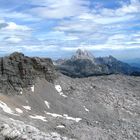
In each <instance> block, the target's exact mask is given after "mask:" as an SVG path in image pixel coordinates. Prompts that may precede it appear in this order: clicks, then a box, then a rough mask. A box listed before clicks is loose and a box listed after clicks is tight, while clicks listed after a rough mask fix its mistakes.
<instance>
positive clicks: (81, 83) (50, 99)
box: [0, 75, 140, 140]
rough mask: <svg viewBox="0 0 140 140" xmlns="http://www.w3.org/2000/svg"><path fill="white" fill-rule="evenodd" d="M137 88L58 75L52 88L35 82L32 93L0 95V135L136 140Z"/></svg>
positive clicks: (130, 81) (127, 80) (115, 80)
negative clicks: (16, 131)
mask: <svg viewBox="0 0 140 140" xmlns="http://www.w3.org/2000/svg"><path fill="white" fill-rule="evenodd" d="M139 83H140V78H139V77H136V78H134V77H130V76H120V75H111V76H101V77H90V78H82V79H81V78H80V79H79V78H77V79H72V78H70V77H67V76H64V75H59V77H58V78H57V79H56V80H55V81H54V84H53V83H49V82H47V81H46V80H45V79H37V81H36V82H35V87H34V92H32V91H30V92H29V91H28V90H27V91H24V92H23V94H22V95H20V96H19V95H18V96H7V95H2V94H1V95H0V125H1V129H0V134H2V135H3V136H6V137H7V136H9V137H12V136H11V133H10V132H11V131H12V132H13V133H14V134H15V130H18V131H19V133H16V134H15V135H16V136H17V137H16V138H18V140H20V138H21V137H23V135H22V134H25V136H26V137H27V139H26V140H29V138H32V137H34V139H35V140H41V138H42V137H43V138H44V139H43V140H45V139H46V140H48V139H49V140H53V137H54V138H55V137H56V139H58V140H59V139H64V140H65V139H76V140H85V139H86V140H94V139H97V140H100V139H103V140H109V139H110V140H115V139H118V140H119V139H120V140H136V139H140V135H139V134H140V132H139V130H140V129H139V122H140V119H139V118H140V116H139V114H140V110H139V108H140V105H139V99H140V96H139V91H140V88H139ZM4 104H5V108H6V107H7V108H9V109H5V108H4V107H3V106H2V105H4ZM16 120H18V121H19V122H18V121H16ZM28 125H30V126H28ZM27 126H28V127H27ZM7 127H8V130H9V131H10V132H9V131H8V132H7ZM9 127H10V128H9ZM12 127H14V129H12ZM19 127H21V128H20V129H19ZM31 128H32V129H31ZM22 129H24V133H22ZM36 129H38V130H36ZM36 131H37V133H36ZM28 132H30V133H28ZM9 133H10V134H9ZM20 133H22V134H20ZM16 138H15V139H16ZM15 139H14V138H13V140H15Z"/></svg>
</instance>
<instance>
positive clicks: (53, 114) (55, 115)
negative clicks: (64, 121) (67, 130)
mask: <svg viewBox="0 0 140 140" xmlns="http://www.w3.org/2000/svg"><path fill="white" fill-rule="evenodd" d="M46 114H47V115H50V116H52V117H55V118H56V117H60V118H62V117H63V116H62V115H60V114H55V113H49V112H47V113H46Z"/></svg>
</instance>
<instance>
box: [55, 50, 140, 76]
mask: <svg viewBox="0 0 140 140" xmlns="http://www.w3.org/2000/svg"><path fill="white" fill-rule="evenodd" d="M56 64H57V65H56V66H57V69H58V70H59V71H60V72H61V73H63V74H65V75H67V76H70V77H89V76H99V75H110V74H125V75H133V74H134V73H136V74H137V75H138V74H139V73H140V69H139V68H138V69H137V70H136V69H134V68H133V67H131V66H130V65H128V64H127V63H124V62H121V61H119V60H117V59H116V58H114V57H113V56H109V57H99V58H95V57H94V56H93V55H92V54H90V53H89V52H88V51H86V50H80V49H78V50H77V51H76V54H75V55H73V56H72V57H71V58H70V59H67V60H63V61H62V60H61V61H60V60H59V61H56Z"/></svg>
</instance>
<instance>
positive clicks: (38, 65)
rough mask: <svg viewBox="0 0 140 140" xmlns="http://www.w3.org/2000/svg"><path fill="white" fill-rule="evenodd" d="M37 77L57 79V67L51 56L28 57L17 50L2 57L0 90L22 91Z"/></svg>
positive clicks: (4, 91) (2, 91)
mask: <svg viewBox="0 0 140 140" xmlns="http://www.w3.org/2000/svg"><path fill="white" fill-rule="evenodd" d="M37 77H40V78H45V79H46V80H47V81H49V82H53V80H54V79H55V77H56V75H55V68H54V65H53V63H52V61H51V59H49V58H38V57H32V58H30V57H27V56H24V54H22V53H18V52H15V53H13V54H11V55H10V56H6V57H2V58H0V92H1V93H15V92H17V93H20V92H21V91H22V89H23V88H27V87H29V86H32V85H33V84H34V82H35V79H36V78H37Z"/></svg>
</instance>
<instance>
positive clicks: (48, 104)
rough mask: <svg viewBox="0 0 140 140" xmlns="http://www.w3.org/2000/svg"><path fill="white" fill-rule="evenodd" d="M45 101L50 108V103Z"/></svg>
mask: <svg viewBox="0 0 140 140" xmlns="http://www.w3.org/2000/svg"><path fill="white" fill-rule="evenodd" d="M44 102H45V104H46V106H47V107H48V108H49V109H50V103H49V102H47V101H44Z"/></svg>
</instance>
